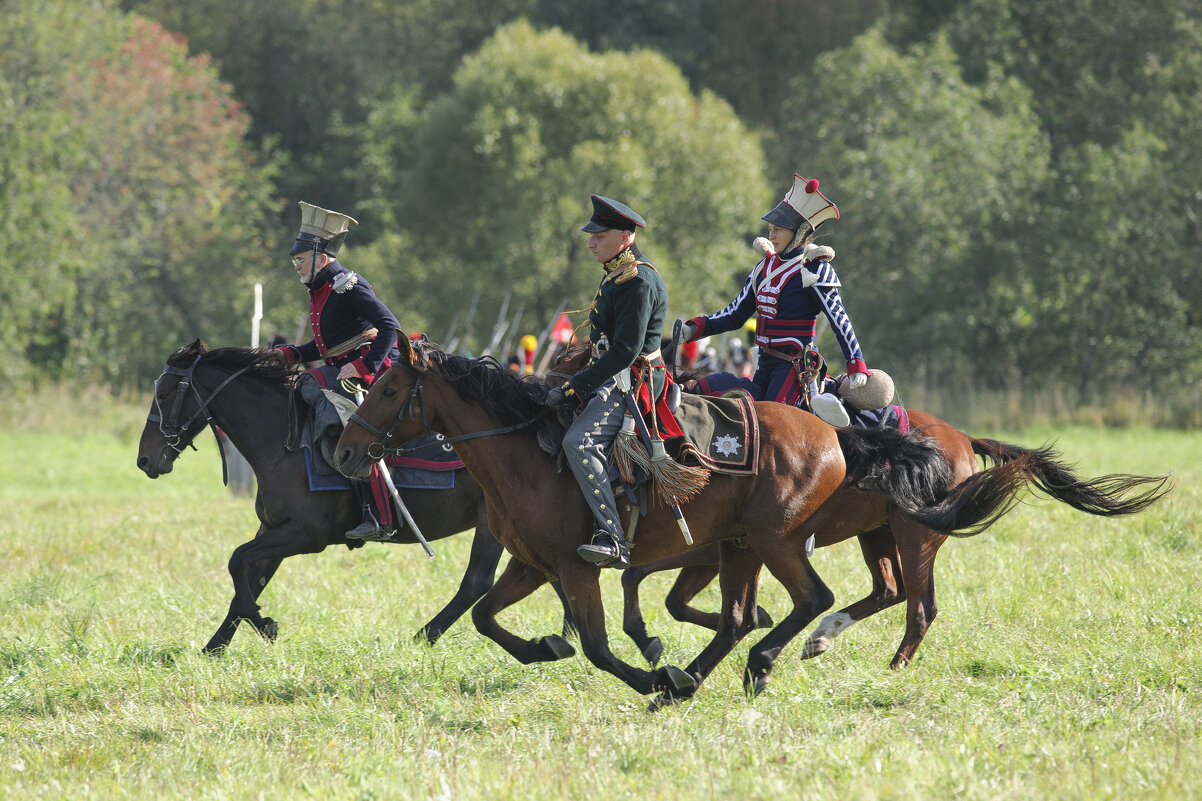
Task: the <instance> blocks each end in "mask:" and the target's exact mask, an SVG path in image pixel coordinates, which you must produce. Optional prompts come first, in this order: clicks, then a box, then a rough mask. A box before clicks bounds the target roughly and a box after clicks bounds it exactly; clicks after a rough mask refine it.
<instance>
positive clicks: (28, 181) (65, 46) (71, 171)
mask: <svg viewBox="0 0 1202 801" xmlns="http://www.w3.org/2000/svg"><path fill="white" fill-rule="evenodd" d="M6 21H12V22H13V23H14V24H10V25H6V27H5V29H4V34H3V35H5V36H19V37H20V42H19V44H16V45H14V46H12V47H7V48H3V51H4V55H3V56H0V77H3V76H13V77H8V78H7V79H6V80H7V83H6V84H4V85H6V86H7V88H8V92H9V96H10V97H12V98H13V99H14V106H16V107H17V108H18V109H19V113H18V114H17V115H15V122H14V124H13V125H12V128H11V131H10V132H11V134H12V136H11V139H10V138H9V137H7V136H6V147H5V148H4V149H3V150H4V155H3V156H0V165H2V166H0V170H2V171H3V173H4V174H5V175H6V176H7V177H9V178H11V180H6V181H5V184H4V192H5V193H6V195H7V196H8V198H9V199H11V201H12V202H11V206H10V207H11V208H12V209H14V210H15V211H14V213H13V214H12V215H8V216H7V217H6V219H5V222H4V223H3V225H4V226H6V227H7V226H13V228H12V229H11V231H6V233H8V232H11V233H12V238H11V240H10V242H11V244H10V246H9V248H10V252H13V253H15V254H17V255H18V256H22V257H24V259H25V260H26V263H27V266H28V269H30V270H31V273H30V279H29V281H27V282H13V283H12V285H11V287H6V288H5V290H3V291H5V292H6V293H7V292H14V293H21V296H18V297H13V298H10V297H7V296H6V297H5V301H6V302H5V303H4V311H3V313H0V320H2V321H3V322H2V323H0V325H2V326H3V328H4V329H5V330H6V331H10V332H12V333H13V334H14V339H13V340H11V342H13V343H14V344H16V345H17V346H18V349H19V351H20V352H23V353H24V354H25V355H27V356H28V357H29V358H30V359H31V360H32V361H33V362H34V364H35V365H36V366H37V367H38V368H39V372H40V373H41V374H43V375H45V374H51V375H57V374H59V372H60V371H62V370H68V371H70V373H71V375H73V376H76V377H80V376H82V377H87V378H96V379H101V380H105V381H109V382H112V383H114V384H118V385H132V384H133V383H134V382H141V381H144V380H146V379H147V378H149V377H151V376H153V375H154V374H155V373H157V369H158V367H160V366H161V364H162V361H163V359H164V358H165V355H166V354H168V353H170V351H171V350H172V349H174V348H175V347H178V346H179V345H180V344H183V343H184V342H186V341H187V340H189V339H191V338H193V337H196V336H205V337H210V338H213V339H215V340H217V341H222V340H224V341H231V340H232V341H237V342H245V341H246V336H245V333H244V332H245V331H246V325H245V323H244V322H243V321H244V320H246V319H248V318H249V313H250V306H251V296H252V295H251V291H250V284H252V283H253V282H254V281H255V280H263V278H264V275H265V271H264V270H262V269H261V268H262V266H263V255H264V254H266V253H267V252H269V247H268V245H269V244H270V243H268V242H267V241H266V240H265V239H264V234H263V231H264V230H266V227H265V225H264V220H265V217H266V215H267V213H268V211H269V210H270V209H271V208H272V205H273V200H272V192H271V182H270V178H271V167H270V162H269V160H268V159H266V158H265V157H261V154H259V153H256V152H254V151H252V150H250V149H249V148H248V147H247V146H246V144H245V135H246V131H247V128H248V126H249V120H248V118H247V117H246V115H245V113H244V112H242V111H241V110H240V109H239V107H238V105H237V103H235V102H234V100H233V99H232V98H231V97H230V95H229V87H228V86H224V85H222V84H221V83H220V82H219V81H218V80H217V77H216V72H215V70H213V68H212V66H211V64H210V63H209V62H208V60H207V59H206V58H203V57H191V56H189V55H188V52H187V47H186V45H185V43H184V42H183V41H182V40H181V39H180V38H179V37H176V36H172V35H169V34H167V33H166V32H165V31H163V30H162V28H161V27H159V26H158V25H157V24H154V23H150V22H149V21H147V20H144V19H142V18H140V17H137V16H132V15H124V14H120V13H118V12H115V11H113V10H112V9H111V8H110V7H109V5H108V4H101V5H99V6H96V5H93V4H92V3H87V2H82V0H54V2H50V3H45V4H42V5H41V6H39V8H38V9H37V11H36V13H33V12H25V11H23V10H16V9H14V10H13V14H12V16H11V17H6ZM0 125H8V123H0ZM10 144H11V145H12V146H11V147H10V146H9V145H10ZM43 247H44V248H45V249H44V251H41V250H35V249H36V248H43ZM24 294H30V295H31V299H28V300H27V299H25V298H24V297H23V295H24ZM10 300H11V301H12V302H9V301H10Z"/></svg>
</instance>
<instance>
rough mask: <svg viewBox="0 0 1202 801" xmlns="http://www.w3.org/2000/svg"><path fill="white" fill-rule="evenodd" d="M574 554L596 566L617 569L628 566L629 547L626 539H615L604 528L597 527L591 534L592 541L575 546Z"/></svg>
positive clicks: (623, 568)
mask: <svg viewBox="0 0 1202 801" xmlns="http://www.w3.org/2000/svg"><path fill="white" fill-rule="evenodd" d="M576 554H577V555H578V556H579V557H580V558H581V559H583V560H584V561H586V562H592V563H593V564H595V565H596V566H597V567H612V568H616V569H618V570H625V569H626V568H628V567H630V549H629V548H627V547H626V539H625V538H624V537H619V538H617V539H615V538H614V536H613V535H612V534H610V533H609V532H608V531H605V530H604V529H597V532H596V533H595V534H593V541H592V542H591V543H589V544H588V545H581V546H580V547H579V548H577V549H576Z"/></svg>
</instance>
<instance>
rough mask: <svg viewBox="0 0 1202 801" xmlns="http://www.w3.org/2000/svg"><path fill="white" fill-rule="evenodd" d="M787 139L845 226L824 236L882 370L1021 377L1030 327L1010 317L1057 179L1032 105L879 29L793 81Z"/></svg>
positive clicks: (1017, 87)
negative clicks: (1036, 204) (900, 47)
mask: <svg viewBox="0 0 1202 801" xmlns="http://www.w3.org/2000/svg"><path fill="white" fill-rule="evenodd" d="M790 89H791V91H790V92H789V94H788V98H789V99H788V100H787V105H786V109H787V111H788V112H789V113H788V115H787V118H788V120H789V122H788V123H786V124H785V125H784V126H782V128H781V134H782V135H781V141H787V142H792V143H793V147H794V151H795V153H796V154H797V155H796V159H797V160H796V161H795V164H796V167H795V169H797V171H799V172H801V173H803V174H804V175H805V176H806V177H807V178H815V177H816V178H819V179H820V180H821V179H824V178H827V177H829V178H830V180H829V183H828V184H827V186H829V194H828V197H830V198H831V199H832V200H834V201H835V203H836V204H837V205H838V206H839V208H840V210H841V212H842V218H841V219H840V220H839V221H838V222H835V223H830V224H829V229H828V228H824V229H823V232H824V233H825V234H826V235H827V236H829V240H827V243H828V244H830V245H832V246H833V247H834V248H835V250H836V260H835V262H834V265H835V267H836V269H837V271H838V272H839V274H840V277H841V278H842V280H843V282H844V283H845V285H846V286H847V288H846V296H845V300H846V302H847V305H848V309H849V312H850V314H851V315H852V319H853V320H854V321H855V323H856V326H857V329H858V333H859V334H860V338H861V340H862V341H863V344H864V347H865V353H866V354H867V356H868V360H869V363H870V365H871V364H872V363H874V362H875V363H877V364H879V365H880V366H881V367H883V368H885V369H888V368H889V367H890V366H891V365H897V367H895V368H894V369H895V370H899V369H902V366H903V365H904V366H905V367H906V368H908V369H914V368H918V367H926V368H928V369H929V370H930V372H931V375H932V376H933V377H937V378H939V379H941V380H944V379H948V378H957V377H958V378H963V377H965V376H969V375H974V374H976V375H980V376H982V377H984V378H987V379H989V380H991V381H993V382H995V383H999V382H1004V381H1006V380H1008V377H1009V376H1012V375H1013V374H1014V373H1015V372H1016V371H1017V370H1019V369H1021V367H1022V354H1021V352H1019V351H1018V350H1017V349H1016V348H1017V347H1018V345H1019V343H1021V342H1022V339H1023V336H1022V334H1023V330H1024V328H1025V327H1026V326H1029V325H1031V324H1032V321H1030V320H1028V319H1027V318H1026V317H1025V316H1024V315H1023V314H1021V313H1020V312H1019V310H1018V309H1016V308H1015V306H1014V301H1015V296H1014V293H1015V292H1016V289H1017V288H1016V286H1015V283H1014V281H1015V277H1014V275H1015V271H1014V269H1013V265H1014V264H1015V261H1016V260H1017V259H1021V258H1023V257H1024V253H1023V252H1022V243H1018V245H1019V246H1018V247H1017V248H1016V246H1015V244H1016V243H1015V239H1014V232H1015V231H1017V230H1020V229H1022V228H1023V227H1024V226H1028V225H1031V224H1033V223H1034V222H1035V220H1034V219H1033V217H1032V215H1033V212H1034V209H1033V207H1032V205H1030V204H1028V203H1027V202H1026V201H1025V200H1024V199H1025V198H1027V197H1029V196H1030V195H1031V194H1032V193H1033V192H1037V191H1038V190H1039V188H1040V187H1042V185H1043V183H1044V181H1045V180H1046V179H1047V176H1048V167H1049V150H1048V144H1047V141H1046V138H1045V137H1044V136H1043V134H1042V133H1041V132H1040V130H1039V127H1038V124H1037V121H1036V119H1035V116H1034V114H1033V113H1032V112H1031V109H1030V104H1031V98H1030V95H1029V93H1028V92H1027V91H1026V90H1025V89H1024V88H1023V87H1022V86H1021V84H1019V83H1018V82H1016V81H1012V80H1006V79H1003V78H1001V77H1000V76H998V75H993V76H991V78H990V80H989V81H988V82H987V84H986V85H983V86H971V85H969V84H967V83H966V82H965V81H964V79H963V77H962V75H961V72H960V69H959V66H958V62H957V59H956V56H955V53H954V52H953V51H952V50H951V48H950V47H949V46H948V45H947V43H946V41H944V40H942V39H936V40H935V41H934V42H933V43H931V44H929V45H920V46H917V47H915V48H913V49H912V50H911V51H910V52H908V53H904V54H903V53H899V52H897V51H896V50H894V49H893V48H892V47H890V46H889V45H888V44H887V42H886V41H885V38H884V36H883V34H882V32H881V31H880V30H878V29H874V30H873V31H870V32H868V33H866V34H864V35H862V36H860V37H857V38H856V40H855V41H854V42H853V43H852V44H851V46H850V47H848V48H846V49H844V50H840V51H833V52H830V53H826V54H824V55H822V56H821V57H819V59H818V60H817V62H816V63H815V69H814V72H813V74H811V75H808V76H805V77H804V78H799V79H797V80H795V81H794V82H793V83H792V84H791V86H790Z"/></svg>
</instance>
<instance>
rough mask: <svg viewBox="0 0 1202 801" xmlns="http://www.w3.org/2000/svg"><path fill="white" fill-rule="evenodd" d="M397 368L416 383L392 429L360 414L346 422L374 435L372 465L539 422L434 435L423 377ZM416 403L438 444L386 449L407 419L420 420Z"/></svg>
mask: <svg viewBox="0 0 1202 801" xmlns="http://www.w3.org/2000/svg"><path fill="white" fill-rule="evenodd" d="M394 366H395V367H401V368H403V369H405V370H406V371H407V372H408V373H409V374H410V375H412V376H413V377H414V378H415V379H416V381H415V382H414V384H413V389H411V390H410V391H409V397H407V398H405V402H404V403H402V404H401V408H400V409H398V410H397V413H396V417H395V418H393V420H392V425H390V426H389V427H388V429H387V430H385V429H382V428H380V427H379V426H377V425H375V424H374V423H372V422H371V421H369V420H365V419H364V418H362V417H360V416H359V413H358V412H354V413H352V414H351V416H350V417H348V418H347V425H350V424H351V423H358V424H359V425H360V426H362V427H363V428H365V429H367V431H368V432H369V433H371V434H373V435H375V437H376V441H375V442H373V443H371V444H370V445H368V446H367V451H366V453H367V458H369V459H372V460H373V461H379V460H381V459H383V458H384V457H385V456H408V455H409V454H412V453H418V452H419V451H423V450H426V449H427V448H432V447H435V446H439V447H441V446H442V445H454V444H455V443H456V442H463V441H464V440H469V439H476V438H477V437H491V436H496V435H498V434H510V433H513V432H514V431H519V430H521V429H523V428H526V427H528V426H531V425H533V424H534V423H535V422H537V418H532V419H530V420H524V421H522V422H520V423H516V424H514V425H511V426H503V427H501V428H490V429H488V430H487V431H473V432H472V433H470V434H460V435H459V436H456V437H447V436H444V435H442V434H439V433H438V432H436V431H434V430H433V429H432V428H430V418H429V417H428V416H427V415H426V404H425V403H423V402H422V398H423V395H424V393H423V391H422V381H423V378H424V377H423V376H422V374H421V373H419V372H418V371H417V370H414V369H413V368H412V367H410V366H408V365H404V364H398V365H394ZM415 400H416V401H417V403H418V405H420V406H421V410H422V425H423V426H425V429H426V435H427V436H430V437H433V438H434V439H435V440H436V441H435V442H427V443H424V444H422V445H415V446H411V447H400V448H388V447H385V445H384V443H385V442H387V441H388V440H390V439H392V437H393V435H394V434H395V433H396V429H397V427H398V426H399V425H400V424H401V421H402V420H404V419H405V417H413V418H416V417H417V413H416V412H415V411H414V410H413V403H414V401H415Z"/></svg>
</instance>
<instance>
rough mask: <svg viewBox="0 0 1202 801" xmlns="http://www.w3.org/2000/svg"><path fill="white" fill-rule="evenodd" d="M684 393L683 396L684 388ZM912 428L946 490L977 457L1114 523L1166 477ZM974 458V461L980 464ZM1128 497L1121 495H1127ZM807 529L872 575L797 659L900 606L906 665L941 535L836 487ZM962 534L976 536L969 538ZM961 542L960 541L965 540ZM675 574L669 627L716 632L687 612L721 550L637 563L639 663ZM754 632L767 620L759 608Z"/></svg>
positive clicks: (649, 651) (874, 497) (631, 620)
mask: <svg viewBox="0 0 1202 801" xmlns="http://www.w3.org/2000/svg"><path fill="white" fill-rule="evenodd" d="M589 355H590V350H589V348H587V347H577V348H573V349H571V350H568V351H567V352H565V353H564V354H563V355H562V356H561V357H560V358H559V359H558V360H557V361H556V362H555V364H554V366H553V370H552V371H551V372H549V373H548V374H547V376H548V378H552V377H554V378H557V379H560V380H562V379H565V378H568V377H570V376H571V375H572V374H574V373H575V372H576V371H577V370H580V369H583V368H584V366H585V364H586V362H587V361H588V357H589ZM697 377H699V376H698V375H696V374H693V373H682V374H680V375H679V376H678V377H677V379H678V380H679V381H680V382H681V384H682V386H684V387H688V386H689V380H690V379H693V378H697ZM686 391H689V390H687V389H686ZM905 411H906V413H907V415H908V417H909V425H910V427H911V428H913V429H914V430H915V431H916V432H917V433H918V434H919V435H920V436H922V437H925V438H928V439H930V440H931V441H932V442H934V443H935V445H936V446H937V447H938V448H939V450H940V452H942V453H943V455H944V456H945V457H946V458H947V460H948V462H949V464H950V466H951V473H952V474H951V481H950V486H956V485H959V484H960V483H961V482H963V481H964V480H965V479H967V478H968V477H969V476H971V475H974V474H975V473H978V472H980V471H981V469H982V468H981V464H980V461H979V459H984V460H985V461H986V462H988V463H990V464H994V465H997V464H1004V463H1006V462H1013V463H1014V465H1013V467H1014V468H1017V469H1020V470H1021V472H1022V474H1024V475H1025V476H1027V477H1028V480H1029V483H1030V485H1031V486H1032V487H1033V488H1034V489H1035V490H1037V491H1039V492H1041V493H1042V494H1045V495H1047V496H1049V497H1051V498H1052V499H1054V500H1057V501H1061V502H1063V503H1066V504H1068V505H1070V506H1072V507H1073V508H1075V509H1078V510H1080V511H1083V512H1086V513H1088V514H1093V515H1100V516H1104V517H1113V516H1118V515H1129V514H1135V513H1138V512H1141V511H1143V510H1144V509H1146V508H1147V507H1148V506H1149V505H1150V504H1152V503H1153V502H1155V501H1156V500H1157V499H1158V498H1160V497H1161V495H1163V494H1164V492H1165V491H1167V489H1164V487H1165V484H1166V482H1167V480H1168V476H1156V477H1145V476H1132V475H1107V476H1102V477H1100V478H1097V479H1092V480H1084V479H1081V478H1078V477H1077V476H1075V475H1074V474H1073V471H1072V469H1071V468H1069V467H1067V466H1065V465H1064V464H1062V463H1061V462H1060V461H1058V460H1059V457H1060V455H1059V454H1058V453H1056V452H1055V451H1053V450H1052V449H1051V448H1050V447H1048V446H1044V447H1042V448H1039V449H1034V450H1032V449H1028V448H1023V447H1020V446H1018V445H1011V444H1007V443H1003V442H998V441H996V440H991V439H980V438H977V437H972V436H970V435H968V434H966V433H964V432H963V431H960V430H958V429H957V428H955V427H954V426H952V425H951V424H949V423H947V422H945V421H944V420H941V419H940V418H938V417H936V416H935V415H933V414H930V413H929V412H925V411H922V410H920V409H906V410H905ZM978 457H979V458H978ZM1128 495H1129V496H1130V497H1126V496H1128ZM820 511H821V514H820V515H819V516H817V517H816V518H815V519H814V521H812V522H813V527H814V535H815V541H814V545H815V547H818V548H821V547H825V546H828V545H833V544H835V543H838V542H842V541H843V540H844V539H847V538H848V537H849V536H851V535H853V534H854V535H855V536H856V537H857V539H858V540H859V546H860V552H861V555H862V556H863V558H864V563H865V565H867V567H868V572H869V573H870V575H871V578H872V586H871V589H870V590H869V592H868V594H867V595H866V596H864V597H863V598H861V599H860V600H858V601H855V602H854V603H852V604H849V605H848V606H845V607H843V608H842V609H840V610H839V611H837V612H832V613H830V614H828V615H826V616H825V617H823V618H822V620H821V621H820V622H819V624H818V626H817V627H816V628H815V630H814V631H813V632H812V633H811V634H810V635H809V637H808V638H807V639H806V642H805V644H804V646H803V647H802V650H801V654H800V657H801V658H802V659H810V658H813V657H816V656H818V655H819V654H822V653H824V652H825V651H826V650H827V649H829V648H830V646H831V643H832V642H833V641H834V639H835V638H836V637H838V636H839V635H840V634H842V633H844V632H846V631H847V630H848V629H849V628H851V627H852V626H853V625H855V624H856V623H859V622H861V621H863V620H865V619H867V618H869V617H871V616H872V615H875V614H876V613H878V612H881V611H884V610H885V609H888V608H890V607H892V606H894V605H895V604H898V603H901V602H902V601H905V602H906V627H905V632H904V634H903V636H902V641H901V644H900V645H899V646H898V648H897V651H896V652H895V653H894V656H893V660H892V661H891V662H890V664H889V667H890V668H891V669H894V670H896V669H898V668H900V667H903V666H905V665H907V664H909V663H910V662H911V661H912V660H913V659H914V655H915V653H916V652H917V650H918V646H919V644H920V643H921V642H922V640H923V638H924V637H925V636H926V632H927V629H928V628H929V627H930V625H931V623H932V622H933V621H934V620H935V617H936V615H938V607H937V605H936V602H935V577H934V568H935V556H936V554H937V553H938V551H939V548H940V546H942V545H943V543H944V542H945V541H946V540H947V535H946V534H942V533H940V532H938V531H935V530H933V529H931V528H930V527H928V526H925V525H922V524H921V523H918V522H917V521H915V520H914V519H913V518H910V517H908V516H907V515H906V514H905V513H904V512H903V511H902V510H900V509H898V508H897V507H895V506H893V505H891V504H889V501H888V498H886V497H885V496H882V495H880V494H875V493H870V492H863V491H861V490H858V489H856V488H855V487H853V486H844V487H841V488H840V489H839V490H837V491H836V492H835V493H834V495H832V496H831V498H830V500H829V501H827V503H826V504H824V505H823V506H822V509H821V510H820ZM967 533H968V534H973V533H977V532H975V531H973V532H967ZM962 536H963V534H962ZM675 569H680V573H679V574H678V575H677V577H676V580H675V581H674V582H673V584H672V587H671V588H670V589H669V591H668V594H667V597H666V598H665V606H666V608H667V610H668V613H669V614H670V615H671V616H672V617H673V618H674V619H676V620H678V621H680V622H683V623H691V624H693V625H697V626H701V627H703V628H708V629H711V630H717V627H718V623H719V615H718V613H715V612H705V611H702V610H700V609H697V608H695V607H693V606H691V605H690V603H689V602H690V601H691V600H692V599H693V598H695V597H696V596H697V595H698V594H699V593H700V592H701V591H702V590H704V589H705V588H706V587H707V586H709V584H710V582H712V581H713V580H714V578H716V577H717V575H718V548H717V546H716V545H715V544H710V545H706V546H703V547H700V548H695V549H693V550H690V551H688V552H686V553H684V554H681V555H679V556H672V557H668V558H666V559H663V560H660V561H656V562H650V563H645V564H639V565H635V566H632V567H630V568H628V569H627V570H625V571H623V573H622V591H623V600H624V606H623V613H622V630H623V631H624V632H625V633H626V635H627V636H629V637H630V638H631V639H632V640H633V641H634V642H635V644H636V645H637V646H638V648H639V651H640V652H641V653H642V654H643V657H644V658H645V659H646V660H647V661H648V662H649V663H650V664H652V665H655V664H656V663H657V662H658V661H659V658H660V656H661V654H662V653H663V645H662V643H661V641H660V639H659V638H658V637H654V636H651V635H650V634H648V632H647V625H646V621H645V619H644V618H643V613H642V608H641V605H640V601H639V586H640V584H641V583H642V581H643V580H644V579H646V578H647V576H650V575H652V574H654V573H658V572H661V571H664V570H675ZM757 613H758V617H757V620H758V621H759V622H760V624H761V625H763V624H764V623H765V620H767V621H768V623H769V625H770V621H771V617H770V616H769V615H768V613H767V612H765V611H764V610H763V609H762V608H760V609H758V610H757Z"/></svg>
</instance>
